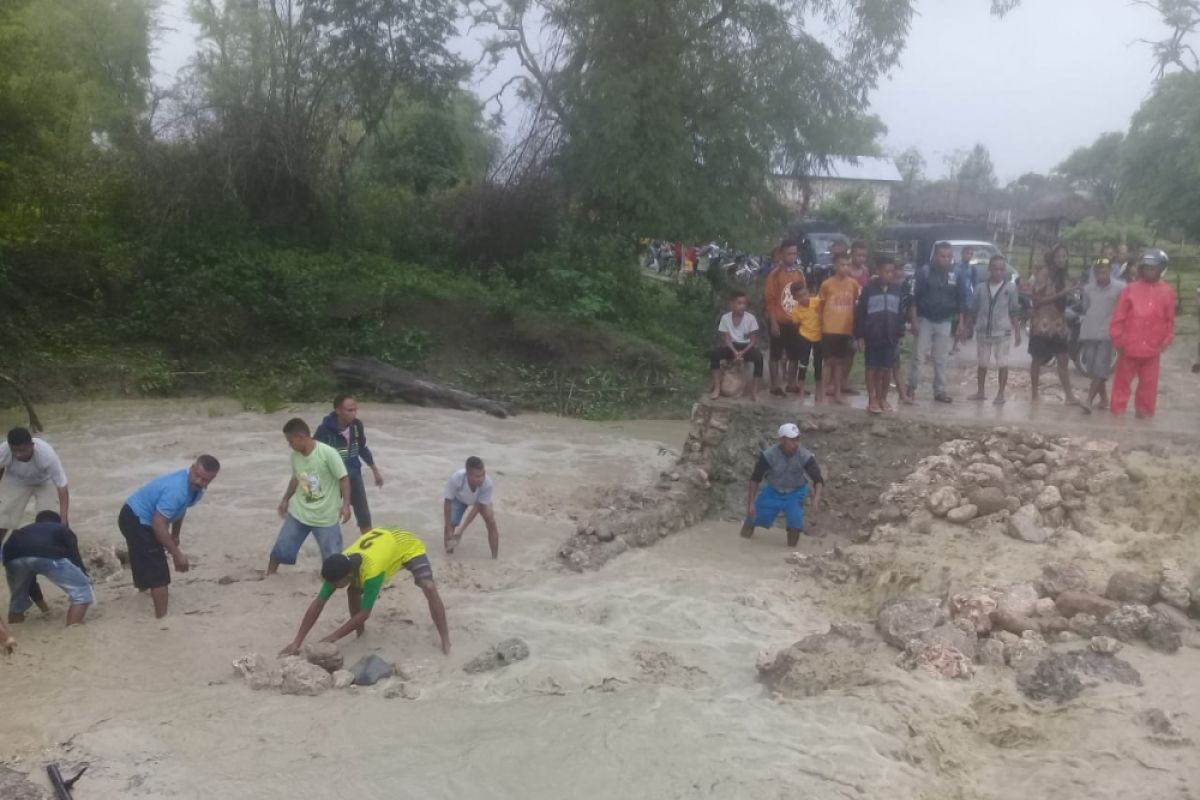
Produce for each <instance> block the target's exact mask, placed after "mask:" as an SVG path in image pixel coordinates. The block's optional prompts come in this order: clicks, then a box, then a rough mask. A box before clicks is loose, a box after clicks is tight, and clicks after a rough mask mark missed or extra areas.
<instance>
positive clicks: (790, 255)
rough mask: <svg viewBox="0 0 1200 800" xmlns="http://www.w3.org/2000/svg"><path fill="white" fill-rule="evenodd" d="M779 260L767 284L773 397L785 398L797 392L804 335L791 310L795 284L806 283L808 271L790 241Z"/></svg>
mask: <svg viewBox="0 0 1200 800" xmlns="http://www.w3.org/2000/svg"><path fill="white" fill-rule="evenodd" d="M776 257H777V260H776V262H775V265H774V266H773V267H772V269H771V272H770V274H769V275H767V279H766V281H765V282H764V283H763V300H764V302H765V306H766V314H767V327H768V333H769V335H770V359H771V394H773V395H777V396H779V397H784V396H785V395H786V394H787V392H789V391H790V392H797V391H799V387H798V386H797V385H796V365H797V362H798V361H799V358H800V341H799V339H800V336H799V334H798V333H796V328H795V326H794V325H792V324H791V322H792V317H791V312H790V311H789V310H788V308H787V306H788V305H789V303H790V301H791V297H792V289H791V287H792V284H793V283H794V282H796V281H803V280H804V279H805V278H804V272H803V270H802V269H801V267H800V266H799V264H798V263H797V261H798V259H799V258H800V245H799V244H798V243H797V242H795V241H793V240H791V239H788V240H786V241H784V242H782V243H781V244H780V245H779V249H778V250H777V251H776Z"/></svg>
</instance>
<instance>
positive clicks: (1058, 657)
mask: <svg viewBox="0 0 1200 800" xmlns="http://www.w3.org/2000/svg"><path fill="white" fill-rule="evenodd" d="M1103 681H1116V682H1118V683H1124V684H1129V685H1132V686H1141V685H1142V676H1141V675H1139V674H1138V671H1137V670H1136V669H1134V668H1133V666H1132V665H1130V664H1129V662H1127V661H1123V660H1122V659H1119V658H1116V657H1115V656H1111V655H1108V654H1105V653H1096V652H1092V651H1090V650H1072V651H1071V652H1069V653H1056V654H1054V655H1051V656H1048V657H1047V658H1045V659H1043V660H1042V661H1041V662H1040V663H1038V665H1037V667H1035V668H1034V669H1033V670H1031V671H1029V672H1024V673H1021V674H1019V675H1018V676H1017V687H1018V688H1020V690H1021V691H1022V692H1024V693H1025V694H1026V695H1028V696H1029V697H1032V698H1033V699H1035V700H1058V701H1059V702H1062V701H1066V700H1071V699H1073V698H1075V697H1077V696H1078V695H1079V693H1080V692H1082V691H1083V689H1084V687H1085V686H1095V685H1097V684H1099V683H1101V682H1103Z"/></svg>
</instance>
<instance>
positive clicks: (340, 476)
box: [267, 417, 350, 575]
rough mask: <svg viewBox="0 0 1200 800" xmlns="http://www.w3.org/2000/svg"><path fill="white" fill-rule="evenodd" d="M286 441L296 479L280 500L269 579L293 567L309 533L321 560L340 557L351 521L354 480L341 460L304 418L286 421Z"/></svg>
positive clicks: (293, 478)
mask: <svg viewBox="0 0 1200 800" xmlns="http://www.w3.org/2000/svg"><path fill="white" fill-rule="evenodd" d="M283 437H284V439H286V440H287V443H288V447H290V448H291V449H292V455H291V465H292V479H291V480H290V481H288V485H287V490H286V491H285V492H284V493H283V499H282V500H280V501H279V509H278V510H279V518H280V519H282V520H283V527H281V528H280V529H279V536H277V537H276V538H275V546H274V547H273V548H271V558H270V561H268V562H267V574H268V575H274V574H275V573H276V572H277V571H278V570H279V565H280V564H288V565H294V564H295V563H296V557H297V556H298V555H300V546H301V545H302V544H304V540H305V539H307V538H308V535H309V534H310V533H311V534H312V536H313V538H314V539H316V540H317V546H318V547H319V548H320V549H321V558H322V559H325V558H329V557H330V556H332V555H336V554H337V553H339V552H340V551H341V549H342V526H341V523H343V522H347V521H348V520H349V519H350V478H349V476H348V474H347V472H346V465H345V464H344V463H343V462H342V457H341V456H339V455H338V453H337V451H336V450H334V449H333V448H332V447H330V446H329V445H327V444H321V443H320V442H318V441H317V440H316V439H314V438H312V435H311V434H310V432H309V430H308V423H306V422H305V421H304V420H302V419H300V418H299V417H293V418H292V419H290V420H288V421H287V424H285V425H284V426H283Z"/></svg>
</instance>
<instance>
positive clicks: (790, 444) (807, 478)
mask: <svg viewBox="0 0 1200 800" xmlns="http://www.w3.org/2000/svg"><path fill="white" fill-rule="evenodd" d="M763 481H766V483H767V485H766V486H765V487H763V489H762V491H761V492H759V486H760V485H761V484H762V482H763ZM810 482H811V483H812V485H813V487H814V489H813V502H812V508H813V511H819V510H820V506H821V490H822V489H823V488H824V486H825V479H824V478H822V477H821V468H820V467H819V466H818V465H817V459H816V457H815V456H813V454H812V453H811V452H809V451H808V450H807V449H805V448H804V447H803V446H802V445H801V444H800V428H798V427H797V426H796V425H795V424H794V423H791V422H787V423H784V424H783V425H780V426H779V443H778V444H776V445H775V446H774V447H768V448H767V449H766V450H763V451H762V453H761V454H760V455H759V457H758V463H757V464H756V465H755V467H754V472H753V473H752V474H751V475H750V493H749V496H748V497H747V498H746V520H745V522H744V523H743V524H742V537H743V538H745V539H749V538H750V537H751V536H753V535H754V528H755V527H759V528H770V527H771V526H772V525H774V524H775V520H776V518H778V517H779V515H780V514H783V515H784V519H785V520H786V522H787V543H788V547H795V546H796V545H797V544H798V543H799V541H800V533H801V532H802V531H803V530H804V501H805V500H806V499H808V484H809V483H810Z"/></svg>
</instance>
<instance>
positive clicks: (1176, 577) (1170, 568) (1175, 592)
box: [1158, 564, 1192, 612]
mask: <svg viewBox="0 0 1200 800" xmlns="http://www.w3.org/2000/svg"><path fill="white" fill-rule="evenodd" d="M1158 593H1159V594H1160V595H1162V599H1163V602H1164V603H1166V604H1168V605H1171V606H1174V607H1175V608H1178V609H1179V610H1181V611H1184V612H1186V611H1187V610H1188V606H1190V605H1191V604H1192V591H1191V589H1190V588H1189V587H1188V579H1187V576H1186V575H1185V574H1184V573H1183V570H1181V569H1179V567H1178V565H1176V564H1169V565H1167V566H1165V567H1163V571H1162V575H1161V580H1160V581H1159V585H1158Z"/></svg>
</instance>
